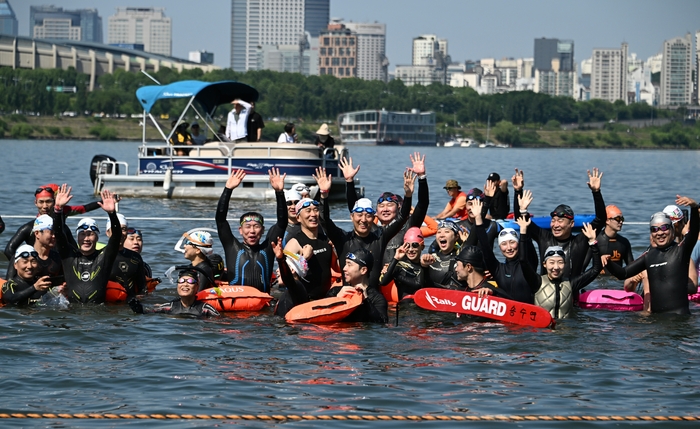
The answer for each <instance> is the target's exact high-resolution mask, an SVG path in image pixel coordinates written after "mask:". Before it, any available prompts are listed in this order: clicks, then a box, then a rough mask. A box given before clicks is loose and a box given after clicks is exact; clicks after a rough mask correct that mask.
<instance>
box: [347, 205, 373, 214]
mask: <svg viewBox="0 0 700 429" xmlns="http://www.w3.org/2000/svg"><path fill="white" fill-rule="evenodd" d="M352 212H353V213H362V212H365V213H369V214H371V215H373V214H375V213H377V212H376V211H374V209H373V208H372V207H356V208H355V210H353V211H352Z"/></svg>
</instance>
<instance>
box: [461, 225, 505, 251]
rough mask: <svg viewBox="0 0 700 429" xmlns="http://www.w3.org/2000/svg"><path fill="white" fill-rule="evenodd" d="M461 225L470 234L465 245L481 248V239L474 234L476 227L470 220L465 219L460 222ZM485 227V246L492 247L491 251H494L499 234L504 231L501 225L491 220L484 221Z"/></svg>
mask: <svg viewBox="0 0 700 429" xmlns="http://www.w3.org/2000/svg"><path fill="white" fill-rule="evenodd" d="M459 224H460V225H462V226H463V227H465V228H466V229H467V232H468V233H469V237H467V239H466V241H465V242H464V245H466V246H479V244H480V241H479V238H478V237H477V235H476V234H474V233H473V232H474V227H475V226H476V225H474V224H473V223H472V222H471V221H470V220H469V219H465V220H463V221H461V222H459ZM483 227H484V231H485V232H486V235H485V236H486V243H484V245H485V246H491V249H493V243H494V242H495V241H496V238H497V237H498V233H499V232H500V231H501V229H502V228H501V225H499V224H498V222H494V221H491V220H490V219H484V224H483Z"/></svg>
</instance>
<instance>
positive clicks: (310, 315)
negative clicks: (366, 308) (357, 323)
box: [285, 292, 363, 323]
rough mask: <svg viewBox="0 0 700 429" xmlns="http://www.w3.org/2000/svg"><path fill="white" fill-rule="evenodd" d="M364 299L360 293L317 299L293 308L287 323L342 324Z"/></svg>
mask: <svg viewBox="0 0 700 429" xmlns="http://www.w3.org/2000/svg"><path fill="white" fill-rule="evenodd" d="M362 299H363V296H362V294H361V293H360V292H354V293H346V294H344V295H343V296H334V297H330V298H323V299H317V300H315V301H311V302H307V303H304V304H300V305H297V306H296V307H294V308H292V309H291V310H289V312H288V313H287V315H286V316H285V319H286V320H287V322H297V323H335V322H341V321H343V319H345V318H346V317H348V316H349V315H350V314H351V313H352V312H353V311H355V309H356V308H357V307H359V306H360V305H362Z"/></svg>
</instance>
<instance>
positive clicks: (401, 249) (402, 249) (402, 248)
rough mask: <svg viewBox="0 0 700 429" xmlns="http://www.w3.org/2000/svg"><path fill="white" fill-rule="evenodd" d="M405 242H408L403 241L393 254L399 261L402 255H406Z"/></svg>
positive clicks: (406, 247)
mask: <svg viewBox="0 0 700 429" xmlns="http://www.w3.org/2000/svg"><path fill="white" fill-rule="evenodd" d="M407 244H408V243H404V244H402V245H401V246H399V247H397V248H396V254H395V255H394V259H396V260H397V261H400V260H401V259H402V258H403V257H404V256H406V250H408V246H407Z"/></svg>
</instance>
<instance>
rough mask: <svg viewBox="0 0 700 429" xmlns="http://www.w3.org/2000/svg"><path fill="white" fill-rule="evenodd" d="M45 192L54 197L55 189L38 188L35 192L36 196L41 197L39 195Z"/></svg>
mask: <svg viewBox="0 0 700 429" xmlns="http://www.w3.org/2000/svg"><path fill="white" fill-rule="evenodd" d="M44 191H46V192H48V193H49V194H52V195H53V188H48V187H46V188H36V191H34V195H39V194H41V193H42V192H44Z"/></svg>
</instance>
